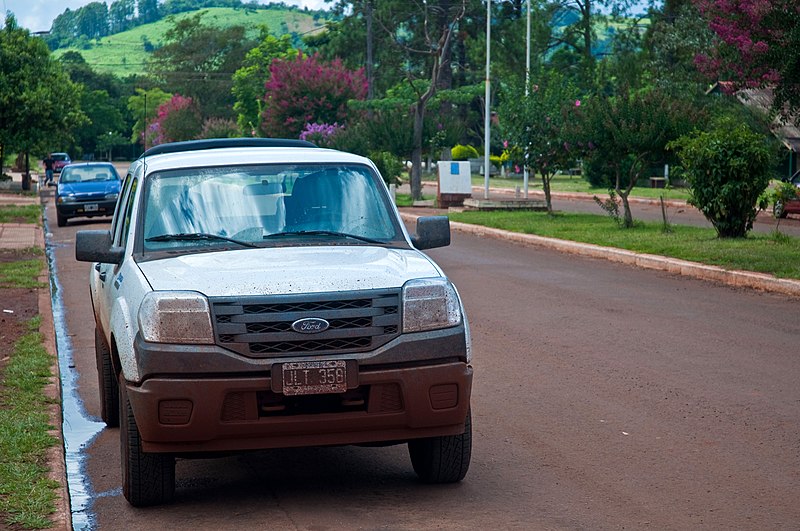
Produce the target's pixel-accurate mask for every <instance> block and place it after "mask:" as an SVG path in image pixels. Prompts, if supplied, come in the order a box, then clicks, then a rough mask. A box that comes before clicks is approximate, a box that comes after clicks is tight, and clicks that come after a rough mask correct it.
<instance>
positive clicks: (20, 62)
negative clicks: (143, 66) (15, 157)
mask: <svg viewBox="0 0 800 531" xmlns="http://www.w3.org/2000/svg"><path fill="white" fill-rule="evenodd" d="M79 95H80V87H79V86H77V85H75V84H74V83H72V82H71V81H70V80H69V78H68V77H67V75H66V73H65V72H64V70H63V69H62V68H61V65H60V64H59V63H58V62H57V61H54V60H53V59H52V58H51V57H50V51H49V50H48V48H47V45H46V44H45V42H44V41H42V40H41V39H38V38H36V37H32V36H31V35H30V33H29V32H28V31H27V30H24V29H21V28H19V27H18V26H17V23H16V20H15V18H14V17H13V15H9V16H8V17H7V18H6V21H5V27H4V28H3V29H2V30H0V145H2V146H3V149H4V150H5V149H9V150H19V151H21V152H23V153H25V154H26V157H27V155H28V154H30V153H37V152H40V153H44V152H45V151H50V150H53V147H55V146H58V145H59V144H62V143H66V141H67V140H69V136H70V131H71V130H72V128H73V127H76V126H78V125H80V124H81V123H82V122H83V121H84V120H85V116H84V115H83V113H81V111H80V107H79V105H78V98H79ZM28 174H29V168H27V167H26V169H25V179H24V180H23V188H24V189H29V188H30V180H29V176H28Z"/></svg>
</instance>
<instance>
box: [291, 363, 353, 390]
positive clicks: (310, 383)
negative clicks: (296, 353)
mask: <svg viewBox="0 0 800 531" xmlns="http://www.w3.org/2000/svg"><path fill="white" fill-rule="evenodd" d="M281 380H282V384H283V386H282V387H283V394H284V395H289V396H292V395H319V394H325V393H344V392H346V391H347V365H346V364H345V361H344V360H335V361H301V362H294V363H284V364H282V366H281Z"/></svg>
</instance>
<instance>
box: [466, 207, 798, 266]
mask: <svg viewBox="0 0 800 531" xmlns="http://www.w3.org/2000/svg"><path fill="white" fill-rule="evenodd" d="M450 219H452V220H453V221H459V222H463V223H472V224H475V225H483V226H487V227H494V228H498V229H503V230H508V231H512V232H521V233H525V234H536V235H539V236H546V237H550V238H559V239H563V240H571V241H577V242H583V243H593V244H596V245H602V246H606V247H616V248H619V249H627V250H630V251H635V252H640V253H650V254H655V255H661V256H668V257H672V258H679V259H683V260H690V261H693V262H699V263H704V264H710V265H716V266H720V267H724V268H726V269H738V270H745V271H755V272H760V273H769V274H773V275H775V276H776V277H779V278H790V279H800V238H795V237H791V236H786V235H784V234H773V235H762V234H752V233H751V234H750V235H749V236H748V237H747V238H744V239H735V240H734V239H719V238H717V236H716V233H715V232H714V230H713V229H703V228H697V227H688V226H683V225H673V226H672V227H671V232H668V233H665V232H663V231H662V225H661V223H645V222H637V225H636V227H635V228H633V229H627V230H626V229H621V228H619V227H618V226H617V225H616V224H615V223H614V222H613V221H612V220H611V219H610V218H608V217H606V216H599V215H593V214H573V213H559V214H556V215H555V216H548V215H547V214H545V213H538V212H463V213H451V214H450Z"/></svg>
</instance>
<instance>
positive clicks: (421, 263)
mask: <svg viewBox="0 0 800 531" xmlns="http://www.w3.org/2000/svg"><path fill="white" fill-rule="evenodd" d="M139 267H140V268H141V270H142V272H143V273H144V275H145V277H146V278H147V280H148V282H150V285H151V286H152V288H153V289H154V290H156V291H159V290H190V291H199V292H201V293H203V294H205V295H206V296H209V297H235V296H243V295H283V294H292V293H320V292H334V291H352V290H364V289H375V288H394V287H400V286H402V285H403V283H405V282H406V281H407V280H410V279H412V278H424V277H439V276H441V275H442V273H441V271H440V270H439V269H438V268H437V267H436V266H435V265H434V264H433V262H432V261H431V260H429V259H428V257H427V256H425V255H424V254H422V253H420V252H419V251H415V250H413V249H386V248H383V247H368V246H325V247H276V248H269V249H242V250H235V251H224V252H218V253H201V254H190V255H184V256H180V257H176V258H166V259H163V260H153V261H151V262H143V263H140V264H139Z"/></svg>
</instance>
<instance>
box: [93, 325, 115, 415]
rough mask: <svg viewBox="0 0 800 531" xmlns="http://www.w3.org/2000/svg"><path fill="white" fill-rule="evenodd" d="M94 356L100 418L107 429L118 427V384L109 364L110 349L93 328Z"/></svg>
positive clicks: (112, 367)
mask: <svg viewBox="0 0 800 531" xmlns="http://www.w3.org/2000/svg"><path fill="white" fill-rule="evenodd" d="M94 355H95V359H96V361H97V384H98V390H99V391H100V418H101V419H103V422H105V423H106V426H108V427H109V428H116V427H117V426H119V384H118V383H117V375H116V374H115V373H114V366H113V365H112V364H111V349H110V348H109V347H108V344H107V343H106V338H105V337H103V334H102V333H101V332H100V330H99V329H98V328H97V327H96V326H95V328H94Z"/></svg>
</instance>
